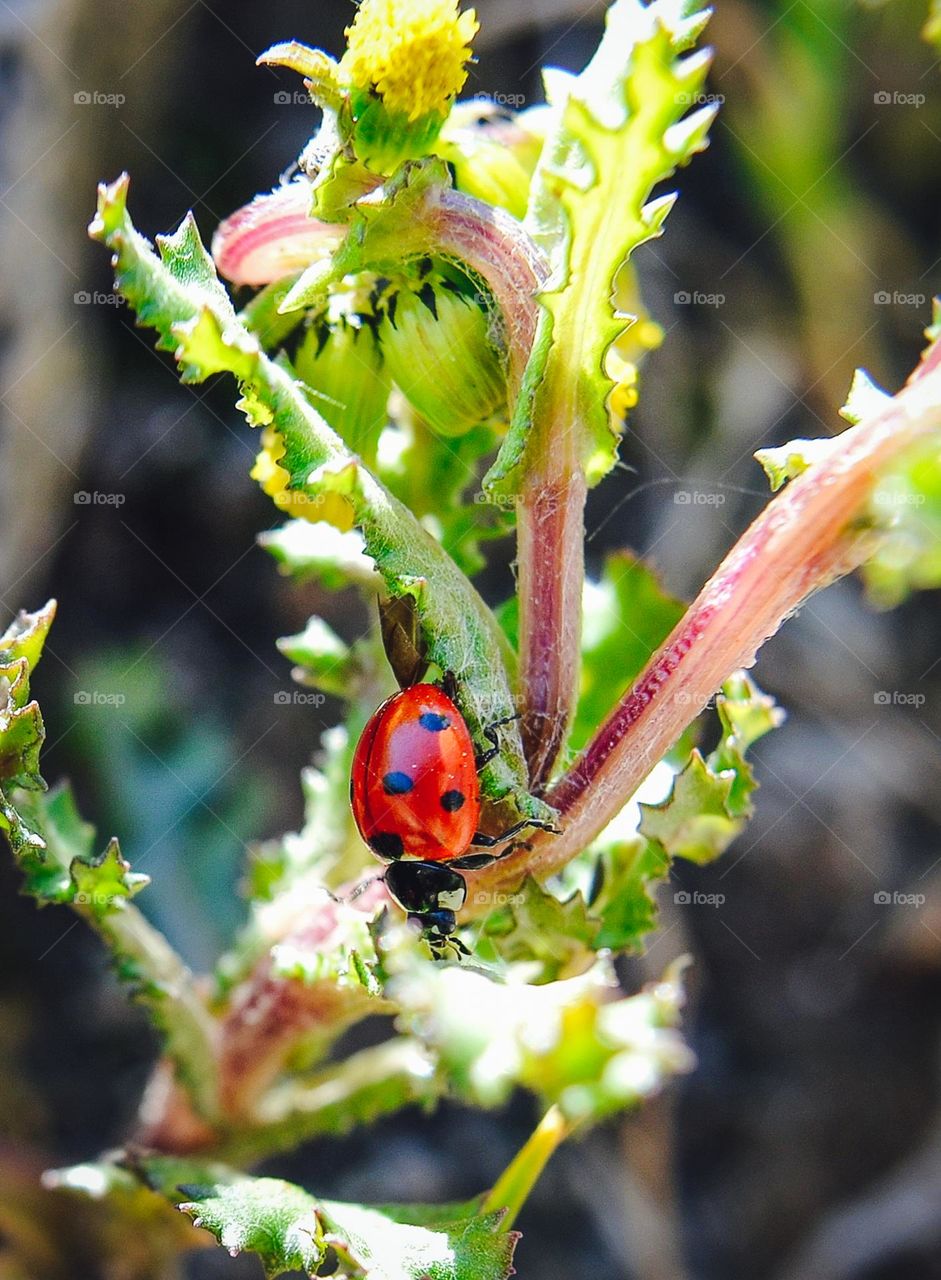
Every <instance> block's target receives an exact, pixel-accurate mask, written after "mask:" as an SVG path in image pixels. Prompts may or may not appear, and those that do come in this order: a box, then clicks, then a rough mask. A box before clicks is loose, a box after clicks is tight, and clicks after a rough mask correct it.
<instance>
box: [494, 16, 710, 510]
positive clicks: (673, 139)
mask: <svg viewBox="0 0 941 1280" xmlns="http://www.w3.org/2000/svg"><path fill="white" fill-rule="evenodd" d="M707 16H708V15H707V14H706V13H704V12H703V11H700V12H699V13H697V14H693V15H692V16H690V17H685V16H683V15H682V13H681V10H680V9H679V8H678V6H677V5H676V4H674V3H671V2H665V0H655V3H653V4H650V5H648V6H645V5H643V4H641V3H640V0H615V3H614V4H612V5H611V7H610V8H609V9H608V13H607V20H606V22H607V25H606V29H605V34H604V37H603V39H602V41H601V44H600V45H599V48H598V51H597V53H596V54H595V56H594V57H593V59H592V61H591V62H590V63H589V65H588V66H587V67H586V69H585V70H584V71H583V72H582V73H581V75H579V76H577V77H566V78H565V79H564V80H563V79H561V78H559V77H555V78H554V80H553V92H552V99H553V111H554V112H555V121H554V124H553V126H552V127H550V129H549V131H548V135H547V139H546V143H545V146H544V148H543V152H542V156H541V158H540V161H539V164H538V165H537V168H536V172H535V174H534V176H533V184H532V188H531V193H530V204H529V211H528V214H527V218H526V226H527V229H528V230H529V232H530V234H531V235H532V237H533V239H534V240H535V242H536V243H537V245H538V246H539V247H540V248H541V249H542V251H543V253H544V254H545V256H546V258H547V259H548V261H549V263H550V267H551V275H550V279H549V281H548V283H547V285H546V286H545V288H544V289H543V291H542V293H541V294H540V302H541V303H542V311H541V316H540V321H539V326H538V332H537V339H536V343H535V345H534V348H533V351H532V354H531V356H530V359H529V363H528V364H527V367H526V372H525V376H524V385H523V390H522V394H521V395H520V397H519V401H518V403H517V408H516V412H515V415H514V419H513V422H512V425H511V428H510V432H509V434H508V436H507V439H506V441H505V443H504V446H503V448H502V449H501V451H500V454H499V455H498V457H497V461H496V463H495V464H494V466H493V467H492V468H491V470H490V472H489V474H488V477H487V484H488V486H489V487H491V488H493V489H501V490H509V489H511V488H512V487H513V484H514V483H516V482H517V480H516V477H517V473H518V470H519V468H520V467H521V466H522V464H523V458H524V456H529V454H530V453H532V452H536V453H537V454H538V453H542V452H545V451H547V450H549V449H551V448H553V447H559V442H558V440H557V439H556V433H558V432H559V431H562V430H564V431H565V432H566V433H572V432H575V433H577V441H576V442H575V444H576V445H577V447H575V448H573V449H572V452H573V454H574V457H575V462H576V465H581V466H582V467H583V468H584V470H585V472H586V474H587V476H588V479H589V483H592V484H594V483H596V482H597V481H598V480H600V479H601V478H602V477H603V476H604V475H606V474H607V473H608V471H610V469H611V467H612V466H613V465H614V462H615V459H616V451H617V441H618V429H617V427H618V425H619V424H617V423H615V424H612V416H613V417H615V418H619V417H620V412H616V413H615V414H614V415H611V413H610V412H609V411H610V410H611V409H615V408H616V406H615V404H614V402H613V400H612V403H611V405H609V396H610V393H611V392H612V390H613V387H614V382H615V380H616V379H617V380H625V373H624V370H623V369H618V370H617V371H615V370H614V369H613V368H611V367H609V364H608V361H609V353H610V352H611V350H612V347H613V345H614V343H615V342H616V341H617V339H618V337H619V335H620V334H621V333H622V332H623V331H624V329H625V326H626V324H628V323H629V322H630V319H631V317H629V316H627V315H623V314H618V313H616V312H615V310H614V308H613V306H612V302H611V299H612V294H613V293H614V292H615V290H616V287H617V283H618V281H617V277H618V273H619V270H620V268H621V266H622V264H623V263H624V262H625V261H626V260H627V259H628V257H629V256H630V254H631V253H632V252H633V251H634V250H635V249H636V248H637V247H638V246H639V245H641V244H643V243H644V242H645V241H648V240H650V239H652V238H654V237H656V236H658V235H659V234H660V233H661V230H662V226H663V222H664V219H665V218H666V215H667V213H668V211H669V208H670V205H671V203H672V197H669V196H665V197H660V198H658V199H653V200H652V199H651V193H652V192H653V189H654V187H655V186H656V185H657V183H659V182H661V181H662V180H664V179H665V178H668V177H669V176H670V175H671V174H672V173H673V172H674V171H675V170H676V168H677V167H678V166H680V165H683V164H685V163H686V162H687V161H688V160H689V159H690V158H691V157H692V156H693V155H694V154H695V153H696V152H697V151H700V150H702V148H703V147H704V146H705V145H706V134H707V131H708V128H709V125H710V123H711V121H712V118H713V116H714V114H715V108H714V107H713V106H707V107H702V108H700V109H698V110H696V111H694V112H693V113H692V114H691V115H687V114H686V113H687V111H688V109H689V107H690V105H691V104H692V103H694V102H695V101H696V100H697V98H698V95H699V93H700V91H701V88H702V85H703V82H704V80H705V75H706V71H707V68H708V63H709V59H708V56H707V55H705V54H696V55H691V56H689V57H685V58H678V57H677V50H678V49H679V48H681V47H686V45H687V44H688V42H689V39H690V37H691V33H692V32H693V31H694V30H698V29H700V28H701V26H702V24H703V21H704V19H705V17H707ZM683 117H685V119H684V118H683ZM612 374H613V376H612ZM629 384H630V379H629V377H628V378H627V379H626V381H625V385H626V386H628V385H629ZM623 407H624V406H623V405H622V406H619V407H617V408H619V410H623ZM534 426H535V428H536V432H535V433H533V431H532V428H533V427H534ZM570 447H571V444H570Z"/></svg>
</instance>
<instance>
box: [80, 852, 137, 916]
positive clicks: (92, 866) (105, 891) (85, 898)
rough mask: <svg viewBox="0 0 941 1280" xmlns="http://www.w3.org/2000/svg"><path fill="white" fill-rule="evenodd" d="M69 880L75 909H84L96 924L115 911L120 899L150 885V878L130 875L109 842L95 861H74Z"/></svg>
mask: <svg viewBox="0 0 941 1280" xmlns="http://www.w3.org/2000/svg"><path fill="white" fill-rule="evenodd" d="M71 876H72V882H73V884H74V886H75V893H74V897H73V899H72V901H73V902H74V903H75V904H76V906H87V907H88V908H89V910H90V911H91V912H92V914H93V915H95V916H96V917H97V918H98V919H99V920H103V919H104V917H105V916H106V915H108V914H109V912H111V911H113V910H115V908H116V906H117V904H118V903H119V902H120V901H121V900H122V899H126V898H132V897H133V896H134V894H135V893H139V892H140V890H141V889H143V888H144V887H145V885H148V884H149V883H150V876H146V875H142V874H140V873H138V872H134V871H131V866H130V863H129V862H126V861H125V859H124V858H123V857H122V856H121V849H120V847H119V845H118V842H117V840H113V839H112V840H109V841H108V845H107V847H106V848H105V851H104V853H103V854H101V856H100V857H99V858H96V859H93V860H89V861H85V860H83V859H78V858H77V859H75V861H73V863H72V867H71Z"/></svg>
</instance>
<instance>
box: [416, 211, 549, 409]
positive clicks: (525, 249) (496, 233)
mask: <svg viewBox="0 0 941 1280" xmlns="http://www.w3.org/2000/svg"><path fill="white" fill-rule="evenodd" d="M427 209H428V214H429V221H428V228H429V229H430V230H431V231H432V232H433V234H434V238H435V242H436V243H435V246H434V247H435V248H436V249H437V250H438V251H439V252H441V253H444V254H445V255H448V254H453V255H454V256H455V257H457V258H459V259H460V260H461V261H462V262H463V263H465V264H466V265H467V266H468V267H469V268H470V269H471V271H473V272H474V273H475V274H476V275H479V276H480V277H481V279H482V280H484V281H486V284H487V287H488V288H489V290H490V292H491V293H492V294H493V297H494V300H495V301H496V303H497V306H498V307H499V309H500V314H501V316H502V318H503V323H504V327H505V329H506V338H507V357H508V369H507V381H508V384H509V395H510V401H511V403H512V401H513V399H514V398H515V397H516V395H517V394H518V393H519V389H520V385H521V383H522V379H523V370H524V369H525V367H526V362H527V360H528V359H529V355H530V352H531V350H532V346H533V342H534V340H535V337H536V322H537V319H538V315H539V308H538V303H537V301H536V295H537V293H538V292H539V289H540V288H541V287H542V285H543V284H544V283H545V281H546V278H547V276H548V273H549V268H548V264H547V263H546V261H545V259H544V258H543V256H542V254H541V253H540V251H539V249H538V248H537V247H536V245H535V243H534V242H533V240H532V239H531V238H530V236H529V235H527V233H526V232H525V231H524V229H523V227H522V225H521V224H520V223H519V222H517V220H516V219H515V218H514V217H513V216H512V215H511V214H509V213H507V212H506V211H505V210H504V209H498V208H494V207H493V206H492V205H488V204H485V203H484V201H483V200H477V199H475V198H474V197H473V196H467V195H463V194H461V192H459V191H454V190H452V189H451V188H450V187H434V188H432V189H431V190H430V191H429V194H428V200H427Z"/></svg>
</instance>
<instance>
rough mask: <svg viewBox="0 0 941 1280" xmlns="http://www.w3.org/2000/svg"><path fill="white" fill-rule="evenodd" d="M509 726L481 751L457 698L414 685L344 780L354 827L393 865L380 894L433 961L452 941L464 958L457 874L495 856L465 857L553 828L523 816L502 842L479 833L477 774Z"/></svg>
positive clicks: (363, 744)
mask: <svg viewBox="0 0 941 1280" xmlns="http://www.w3.org/2000/svg"><path fill="white" fill-rule="evenodd" d="M515 719H516V717H515V716H508V717H507V718H506V719H505V720H498V721H497V722H496V723H495V724H492V725H490V726H488V728H486V729H485V730H484V734H485V736H486V738H487V740H488V742H489V744H490V745H489V746H488V747H487V748H486V749H485V750H484V751H483V752H480V753H478V752H477V751H476V750H475V748H474V742H473V739H472V738H471V735H470V730H469V729H468V727H467V724H466V722H465V720H464V717H463V716H462V715H461V713H460V711H459V710H458V708H457V706H456V705H455V703H454V701H453V699H452V698H451V697H449V696H448V694H447V693H445V692H444V690H443V689H440V688H439V687H438V686H437V685H435V684H414V685H411V686H409V687H408V688H407V689H403V690H402V691H401V692H399V693H396V694H393V696H392V697H391V698H387V699H386V701H385V702H383V703H382V705H381V706H380V707H379V708H378V710H377V711H375V712H374V713H373V715H372V716H371V718H370V720H369V722H368V723H367V725H366V728H365V729H364V730H363V735H362V737H361V738H360V740H359V743H358V745H357V747H356V752H355V754H354V756H353V767H352V776H351V779H350V803H351V805H352V808H353V817H354V819H355V821H356V826H357V827H358V829H359V833H360V835H361V836H362V837H363V839H364V840H365V842H366V844H368V845H369V847H370V849H372V851H373V853H375V854H376V856H377V857H378V858H381V859H382V861H383V862H387V863H389V867H388V869H387V871H386V873H385V876H384V877H383V878H384V880H385V883H386V887H387V888H388V890H389V893H390V895H391V896H392V898H393V899H394V900H395V901H396V902H397V903H398V904H399V906H400V907H401V908H402V909H403V911H405V912H406V913H407V915H408V918H409V920H411V921H413V922H415V923H417V924H418V925H420V926H421V930H422V936H423V937H424V938H425V939H426V940H427V941H428V943H429V945H430V946H431V949H432V952H433V953H434V954H435V955H441V954H443V953H444V952H445V951H446V949H447V946H448V945H449V944H450V945H452V946H454V947H455V948H456V949H457V950H458V951H460V952H462V953H463V954H465V955H466V954H468V953H467V948H466V947H465V946H464V945H463V943H461V942H460V941H459V939H457V938H453V937H452V936H451V935H452V934H453V933H454V930H455V929H456V927H457V920H456V913H457V912H458V911H459V910H460V909H461V907H462V906H463V905H464V899H465V898H466V896H467V885H466V883H465V880H464V877H463V876H462V875H461V871H462V870H465V871H466V870H470V869H473V868H476V867H481V866H485V865H486V864H487V863H488V862H492V861H493V858H494V855H492V854H468V850H469V849H470V848H472V847H473V846H477V847H478V848H481V847H482V848H493V847H494V846H496V845H501V844H504V843H505V842H506V841H507V840H510V839H512V838H513V836H515V835H517V834H518V833H519V832H520V831H522V830H523V829H524V828H525V827H534V826H538V827H545V829H546V830H550V831H555V830H556V828H555V827H553V826H551V824H549V823H542V822H539V821H538V820H537V821H533V820H532V819H528V818H527V819H524V820H523V821H521V822H518V823H517V824H516V825H515V826H513V827H511V828H510V830H509V831H505V832H504V833H503V834H502V835H500V836H488V835H484V834H482V833H481V832H479V831H478V830H477V823H478V821H479V818H480V783H479V781H478V777H477V775H478V772H479V771H480V770H481V769H482V768H483V767H484V765H486V764H487V763H488V762H489V761H491V760H492V759H493V758H494V756H496V755H497V753H498V752H499V750H500V746H499V742H498V739H497V735H496V730H497V729H499V728H500V727H501V726H502V725H505V724H509V723H510V722H511V721H512V720H515Z"/></svg>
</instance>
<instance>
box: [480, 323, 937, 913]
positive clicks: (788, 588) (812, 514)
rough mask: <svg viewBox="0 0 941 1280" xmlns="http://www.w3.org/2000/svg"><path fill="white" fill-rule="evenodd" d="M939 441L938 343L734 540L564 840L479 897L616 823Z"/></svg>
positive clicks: (620, 711)
mask: <svg viewBox="0 0 941 1280" xmlns="http://www.w3.org/2000/svg"><path fill="white" fill-rule="evenodd" d="M939 430H941V348H939V345H938V344H937V343H936V344H935V345H934V346H933V347H932V348H931V349H930V350H929V352H928V354H927V355H926V357H925V360H924V362H923V363H922V365H921V366H920V367H919V369H918V370H916V372H915V374H914V375H913V376H912V378H911V379H910V380H909V382H908V384H907V385H906V386H905V388H904V389H903V390H902V391H901V392H899V394H898V395H897V396H896V397H894V399H892V400H891V401H889V402H888V403H887V404H886V406H885V407H884V408H883V409H882V410H881V411H879V412H878V413H877V414H875V415H873V416H872V417H870V418H868V419H865V420H864V421H863V422H861V423H860V424H859V425H858V426H856V427H853V428H851V429H850V430H848V431H846V432H844V433H843V434H842V435H839V436H836V437H835V438H834V439H833V441H832V448H831V449H830V450H828V451H827V452H826V454H825V455H824V456H823V457H821V458H820V459H819V460H818V461H816V462H815V463H814V464H813V465H812V466H811V467H810V468H809V469H808V470H807V471H806V472H804V474H803V475H801V476H799V477H797V478H796V479H794V480H792V481H790V482H789V484H788V485H787V487H786V488H785V489H784V490H783V492H782V493H780V494H779V495H778V496H777V497H775V498H773V499H772V500H771V501H770V502H769V504H768V506H767V507H766V508H765V510H764V511H763V512H762V513H761V515H759V516H758V518H757V519H756V520H755V521H754V523H753V524H752V525H751V526H750V528H749V529H748V530H746V532H745V533H744V534H743V535H742V537H741V538H740V539H739V541H738V542H737V543H736V545H735V547H734V548H733V549H732V551H731V552H730V553H729V555H728V556H727V557H726V558H725V560H724V561H723V562H722V564H721V565H720V566H719V568H718V569H717V571H716V573H715V574H714V575H713V577H712V578H711V579H710V580H709V582H707V583H706V585H705V587H704V588H703V589H702V591H701V592H700V594H699V596H698V598H697V599H696V601H695V602H694V603H693V604H692V605H691V606H690V608H689V610H688V611H687V613H686V614H685V616H684V617H683V619H682V620H681V621H680V623H679V624H678V625H677V627H676V628H675V629H674V631H673V632H672V634H671V635H670V636H669V637H668V638H667V640H666V642H665V643H664V645H663V646H662V647H661V649H660V650H659V652H658V653H656V654H655V655H654V657H653V658H652V659H651V661H650V662H649V663H648V665H647V667H646V668H645V670H644V671H643V672H642V673H641V675H640V676H639V677H638V679H637V681H636V683H635V684H634V686H633V688H632V689H631V690H630V691H629V692H628V693H627V694H626V695H625V696H624V698H622V700H621V702H620V703H619V704H618V706H617V707H616V708H615V710H614V711H613V712H612V714H611V715H610V716H609V717H608V719H607V721H606V722H605V724H604V725H602V727H601V728H600V729H599V731H598V733H597V734H596V735H595V737H594V739H593V740H592V741H591V743H590V744H589V745H588V747H587V748H586V749H585V751H584V752H583V753H582V754H581V756H580V757H579V758H578V760H577V761H576V762H575V764H574V765H573V766H572V768H571V769H570V770H569V771H568V772H567V773H566V774H565V775H564V776H563V777H562V778H560V780H559V781H558V782H557V783H556V785H555V786H554V787H553V788H552V790H551V791H550V792H549V793H548V796H547V799H548V800H549V802H550V803H551V804H553V805H555V806H556V807H557V808H558V809H559V810H560V812H561V814H562V823H561V825H562V827H563V834H562V835H561V836H551V835H546V834H544V833H542V832H537V833H536V834H535V835H534V836H533V838H532V839H531V841H530V842H529V845H530V847H529V849H520V850H517V851H516V852H515V853H513V854H511V855H509V856H508V857H507V858H505V859H502V860H501V861H499V862H496V863H494V864H493V865H492V866H490V867H488V868H486V869H484V870H482V871H479V872H477V873H476V874H473V875H472V876H471V877H470V879H471V880H472V884H471V889H470V892H469V894H468V901H469V902H471V903H472V902H474V901H475V898H476V897H478V896H481V895H480V894H479V893H478V891H479V890H490V891H493V890H496V889H499V888H503V887H505V886H507V885H510V884H517V883H518V882H519V881H520V879H521V878H522V877H523V876H524V875H533V876H535V877H536V878H537V879H545V878H546V877H547V876H549V875H552V874H553V873H554V872H557V871H559V870H561V868H562V867H563V866H564V865H565V864H566V863H567V862H568V861H569V860H570V859H571V858H573V857H574V856H575V855H576V854H577V853H579V852H581V850H582V849H584V848H585V846H586V845H587V844H588V843H589V842H590V841H591V840H593V839H594V838H595V837H596V836H597V835H598V834H599V832H600V831H601V830H602V829H603V828H604V827H605V826H606V825H607V824H608V822H610V821H611V820H612V818H614V817H615V816H616V814H617V813H618V812H619V811H620V809H621V808H622V807H623V806H624V804H626V802H627V801H628V800H629V799H630V797H631V795H632V794H633V793H634V791H636V789H637V787H638V786H639V785H640V783H641V782H642V781H643V779H644V778H645V777H646V776H647V774H648V773H649V772H650V770H651V769H652V768H653V766H654V765H655V764H656V763H657V761H658V760H660V759H661V758H662V756H663V755H664V753H665V752H666V751H667V750H668V749H669V748H670V747H671V746H672V745H673V743H674V742H676V740H677V738H678V737H679V736H680V734H681V733H682V732H683V730H684V729H685V728H686V726H687V724H688V723H689V722H690V720H691V719H692V718H693V716H694V715H695V714H696V713H697V712H698V709H699V708H701V707H702V706H703V705H704V704H705V702H706V701H707V700H708V699H709V698H710V697H711V696H712V694H713V693H714V692H715V691H716V689H718V687H719V686H720V685H721V683H722V682H723V680H725V679H727V678H728V677H729V676H730V675H731V674H732V672H733V671H735V670H737V669H738V668H740V667H749V666H751V665H752V664H753V662H754V661H755V656H756V654H757V651H758V649H759V648H760V647H761V645H762V644H763V643H764V642H765V640H767V639H768V638H769V637H770V636H772V635H773V634H774V633H775V631H777V629H778V627H779V626H780V625H781V623H782V622H783V621H784V619H785V618H787V617H788V616H789V615H790V614H791V613H793V612H794V610H795V609H797V608H798V606H799V605H800V604H801V603H802V602H803V601H804V600H806V599H807V597H808V596H809V595H811V594H812V593H813V592H814V591H817V590H819V589H820V588H821V587H823V586H826V585H827V584H828V583H830V582H832V581H834V579H836V578H837V577H840V576H841V575H842V574H844V573H848V572H850V570H852V569H854V568H856V567H857V566H858V565H859V564H860V563H861V562H862V561H863V560H864V559H866V557H867V555H868V554H869V553H870V552H871V550H872V543H873V537H874V536H878V535H873V534H872V533H871V532H868V533H867V532H866V531H865V530H864V529H861V528H860V527H858V526H856V527H854V521H856V520H858V519H859V518H860V517H861V516H862V515H864V513H865V509H866V504H867V502H868V500H869V498H870V496H871V494H872V491H873V488H874V486H875V484H876V482H877V480H878V477H879V475H880V472H882V471H883V470H884V469H885V467H886V466H887V465H889V464H891V463H892V462H893V461H894V460H895V459H897V458H898V457H899V455H900V454H902V453H903V452H904V451H905V450H907V449H908V448H910V447H911V446H913V445H915V444H917V443H919V442H920V441H922V440H924V439H925V437H927V436H929V435H931V434H933V433H936V432H938V431H939ZM482 897H483V900H486V895H485V894H484V895H482Z"/></svg>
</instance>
